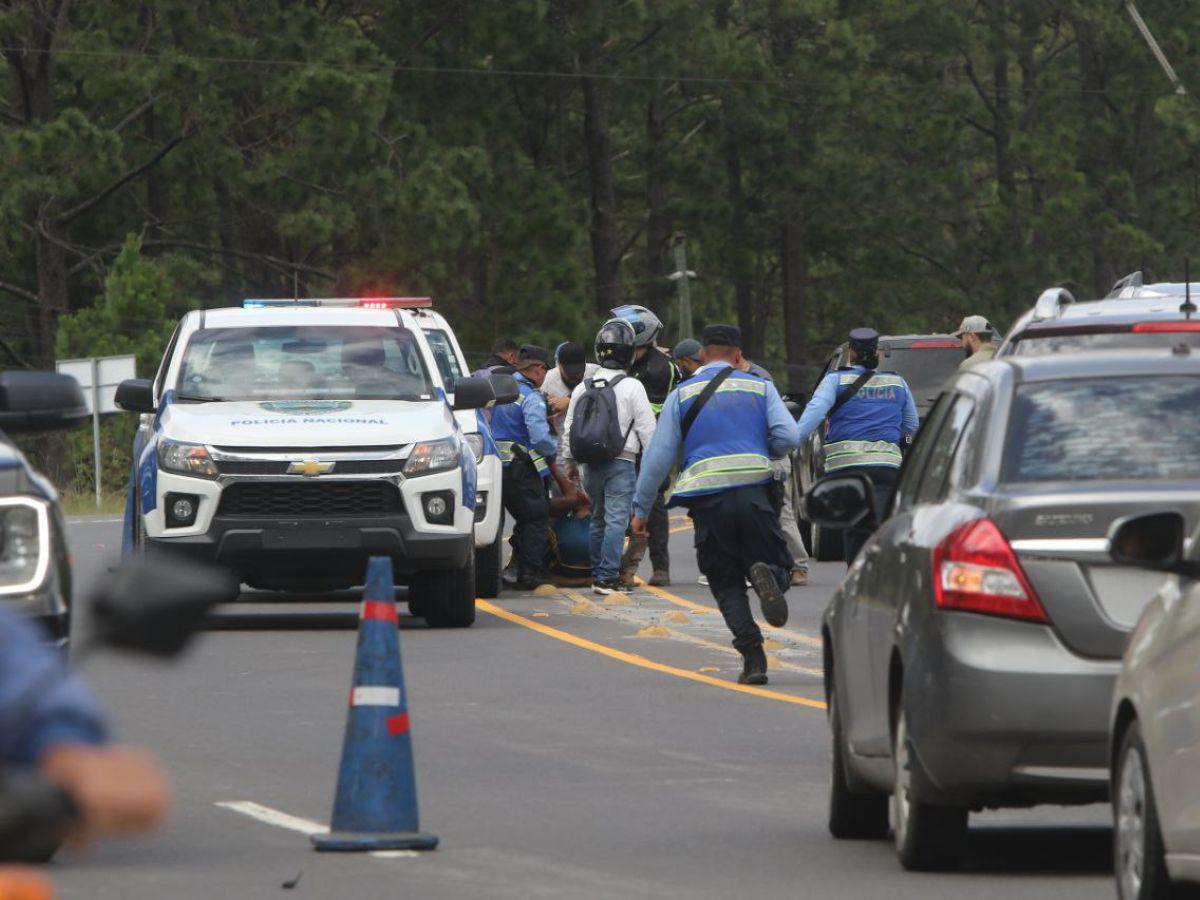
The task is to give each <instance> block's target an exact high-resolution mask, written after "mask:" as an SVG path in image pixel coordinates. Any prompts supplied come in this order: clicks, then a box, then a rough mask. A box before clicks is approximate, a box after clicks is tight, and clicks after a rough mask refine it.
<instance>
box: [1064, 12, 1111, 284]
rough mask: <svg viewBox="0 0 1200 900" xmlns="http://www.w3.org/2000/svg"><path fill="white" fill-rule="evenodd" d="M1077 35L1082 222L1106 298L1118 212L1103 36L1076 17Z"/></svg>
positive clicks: (1095, 281)
mask: <svg viewBox="0 0 1200 900" xmlns="http://www.w3.org/2000/svg"><path fill="white" fill-rule="evenodd" d="M1074 25H1075V38H1076V41H1077V42H1078V45H1079V75H1080V91H1081V96H1080V107H1081V109H1082V111H1083V118H1084V125H1083V127H1082V128H1080V130H1079V134H1080V135H1081V137H1080V146H1079V168H1080V170H1081V171H1082V172H1083V175H1084V179H1085V180H1086V182H1087V187H1088V203H1087V207H1086V209H1085V213H1086V214H1085V216H1084V217H1083V221H1084V222H1085V223H1086V225H1085V227H1086V228H1087V229H1088V234H1089V238H1090V241H1089V243H1090V245H1091V254H1092V286H1093V288H1094V290H1095V292H1096V296H1098V297H1103V296H1104V295H1105V294H1107V293H1108V290H1109V288H1111V287H1112V285H1113V282H1114V281H1116V279H1117V274H1116V271H1117V270H1116V266H1115V265H1114V264H1113V260H1112V258H1111V256H1110V254H1109V248H1108V225H1107V220H1108V219H1109V218H1110V217H1111V216H1113V215H1115V214H1117V213H1118V211H1117V210H1116V209H1114V208H1113V204H1112V203H1111V202H1110V198H1109V196H1108V191H1107V190H1106V188H1105V181H1106V180H1107V178H1108V177H1109V169H1110V162H1109V158H1108V157H1107V156H1106V149H1107V147H1108V146H1109V143H1110V137H1111V129H1110V127H1109V123H1108V121H1107V111H1106V108H1105V104H1106V100H1107V98H1106V97H1105V91H1106V89H1107V87H1108V85H1107V78H1106V77H1105V72H1104V59H1103V51H1102V49H1101V47H1100V40H1101V38H1100V35H1099V34H1097V29H1096V27H1095V25H1094V24H1093V23H1092V22H1089V21H1086V20H1084V19H1082V18H1079V19H1076V20H1075V22H1074Z"/></svg>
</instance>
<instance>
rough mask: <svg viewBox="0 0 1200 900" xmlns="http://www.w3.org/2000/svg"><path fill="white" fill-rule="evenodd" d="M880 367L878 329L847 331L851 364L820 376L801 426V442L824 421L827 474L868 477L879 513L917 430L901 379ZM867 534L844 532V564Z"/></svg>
mask: <svg viewBox="0 0 1200 900" xmlns="http://www.w3.org/2000/svg"><path fill="white" fill-rule="evenodd" d="M878 368H879V332H877V331H876V330H875V329H874V328H855V329H854V330H853V331H851V332H850V365H849V366H846V367H844V368H841V369H838V370H836V371H834V372H830V373H829V374H828V375H826V376H825V377H824V378H823V379H821V383H820V384H819V385H817V389H816V390H815V391H814V392H813V395H812V399H811V400H809V401H808V406H806V407H805V408H804V414H803V415H802V416H801V417H800V422H799V425H800V439H801V440H804V439H805V438H807V437H808V436H809V435H810V434H812V432H814V431H815V430H816V429H817V428H819V427H820V425H821V423H822V422H824V421H826V420H827V419H828V421H829V431H828V432H827V433H826V434H825V451H824V452H825V472H826V473H830V472H861V473H862V474H864V475H866V476H867V478H869V479H870V480H871V484H872V485H874V487H875V500H876V504H875V508H876V509H877V510H879V511H880V512H881V513H882V512H883V511H884V510H886V509H887V508H888V506H889V504H890V503H891V499H892V494H893V493H894V492H895V490H896V482H897V481H898V480H899V478H900V463H901V461H902V460H903V457H902V456H901V453H900V441H901V440H902V439H903V438H904V437H906V436H908V435H912V434H915V433H916V431H917V426H918V425H919V424H920V419H919V418H918V417H917V403H916V401H915V400H914V399H913V395H912V391H911V390H910V389H909V387H908V384H907V383H906V382H905V380H904V379H903V378H901V377H900V376H899V375H897V374H896V373H895V372H880V371H878ZM870 536H871V531H870V529H869V528H867V529H863V528H851V529H848V530H847V531H845V532H844V533H843V535H842V543H843V545H844V548H845V554H844V555H845V559H846V565H849V564H850V563H852V562H854V557H856V556H858V551H859V550H861V549H862V546H863V544H865V543H866V542H867V538H869V537H870Z"/></svg>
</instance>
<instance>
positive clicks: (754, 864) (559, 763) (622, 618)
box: [54, 522, 1112, 900]
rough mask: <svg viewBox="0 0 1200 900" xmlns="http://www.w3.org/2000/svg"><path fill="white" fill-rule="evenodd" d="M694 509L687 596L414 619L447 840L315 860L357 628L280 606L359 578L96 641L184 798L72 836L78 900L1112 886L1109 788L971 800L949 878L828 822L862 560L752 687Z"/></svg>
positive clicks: (93, 669)
mask: <svg viewBox="0 0 1200 900" xmlns="http://www.w3.org/2000/svg"><path fill="white" fill-rule="evenodd" d="M118 527H119V526H118V525H117V524H116V523H115V522H76V523H73V524H72V526H71V540H72V544H73V550H74V555H75V564H76V568H77V573H78V575H77V582H78V585H79V589H80V593H84V592H86V589H87V585H88V584H89V583H90V582H92V581H93V580H94V579H95V578H96V577H97V576H98V575H99V574H100V573H102V572H103V570H104V568H105V567H106V566H107V565H110V564H111V563H112V561H113V560H114V559H115V556H116V553H117V547H118V538H119V535H118ZM677 530H678V533H677V534H676V535H675V536H674V538H673V545H672V550H673V553H674V556H673V560H674V562H673V575H674V577H675V585H674V586H672V587H671V588H670V590H669V592H655V593H651V592H649V591H648V590H641V591H639V592H637V593H636V594H634V595H633V596H631V597H629V598H624V599H626V600H627V602H623V603H622V602H620V600H621V599H623V598H618V599H617V601H616V602H608V603H605V602H600V598H595V597H592V595H591V594H590V593H582V592H581V593H578V594H576V595H574V596H572V595H571V592H559V593H556V594H554V595H548V596H537V597H535V596H530V595H513V594H506V595H505V596H503V597H502V599H501V600H499V601H496V602H495V603H494V604H492V605H486V606H484V608H483V609H481V612H480V615H479V621H478V622H477V624H476V625H475V627H474V628H471V629H469V630H466V631H434V630H430V629H428V628H426V627H425V625H424V624H423V622H422V621H421V620H419V619H412V618H405V619H403V620H402V625H401V627H402V632H401V643H402V649H403V656H404V666H405V672H406V675H407V689H408V692H409V704H410V713H411V716H412V723H413V736H414V741H415V747H416V757H417V777H418V790H419V795H420V801H421V817H422V825H423V827H424V828H425V829H426V830H428V831H432V832H434V833H435V834H437V835H439V836H440V837H441V840H442V846H441V848H440V849H439V850H437V851H436V852H433V853H428V854H422V855H420V856H409V855H401V856H392V857H383V858H381V857H373V856H344V855H325V854H320V855H319V854H317V853H315V852H314V851H312V850H311V849H310V848H309V843H308V839H307V837H305V835H304V833H303V831H304V830H305V829H309V830H311V829H312V828H315V827H319V825H321V824H324V823H327V821H328V815H329V812H330V808H331V803H332V796H333V790H334V781H335V778H336V771H337V764H338V754H339V752H340V746H341V739H342V727H343V723H344V716H345V697H346V691H347V688H348V686H349V683H350V675H351V668H352V665H353V652H354V635H353V633H352V632H351V631H350V630H337V629H330V630H282V629H278V628H277V629H272V630H267V629H265V628H262V627H260V626H267V625H272V626H279V625H289V624H291V625H295V624H297V623H296V622H294V621H293V622H289V621H288V619H287V615H288V614H292V613H297V612H301V613H302V612H312V611H325V610H328V611H333V612H339V611H340V612H343V613H346V614H349V615H353V613H354V610H355V607H354V605H353V604H352V603H351V602H349V600H348V599H347V598H335V602H329V600H328V598H326V599H325V600H322V601H320V602H317V601H307V602H299V601H297V600H296V599H295V598H278V597H273V596H262V595H258V596H249V595H248V596H247V597H245V598H243V602H242V603H240V604H238V605H237V606H236V607H235V608H233V609H231V610H229V611H228V612H229V614H230V616H234V615H236V616H240V617H245V618H242V619H239V620H238V621H237V622H234V623H233V624H235V625H240V626H243V627H244V628H245V629H246V630H236V631H217V632H213V633H210V634H206V635H204V636H203V637H202V638H201V639H200V641H199V642H198V643H197V645H196V646H195V648H194V649H193V650H192V651H191V652H190V653H189V654H188V655H187V656H186V658H185V659H184V660H183V661H182V662H180V663H178V664H176V665H174V666H171V667H165V666H162V665H153V664H146V663H142V662H138V661H134V660H130V659H127V658H117V657H111V656H97V657H95V658H93V659H92V660H91V661H90V662H89V663H88V665H87V669H86V674H87V676H88V678H89V679H90V680H91V681H92V682H93V683H94V685H95V686H96V689H97V690H98V692H99V693H100V694H101V695H102V696H103V697H104V699H105V701H106V702H107V703H108V705H109V706H110V707H111V709H112V711H113V714H114V717H115V719H116V722H117V726H118V729H119V733H120V737H121V739H123V740H125V741H129V742H137V743H142V744H146V745H148V746H150V747H151V748H153V749H154V750H155V752H157V753H158V754H159V755H160V756H161V758H162V759H163V760H164V761H165V762H166V764H167V765H168V767H169V768H170V770H171V773H172V777H173V780H174V786H175V794H176V797H175V808H174V811H173V815H172V819H171V822H170V824H169V825H168V827H167V828H165V829H164V830H163V831H162V832H161V833H159V834H157V835H154V836H152V837H150V838H147V839H141V840H136V841H126V842H111V843H104V844H101V845H99V846H96V847H94V848H92V849H91V851H90V852H88V853H87V854H86V855H78V854H68V855H64V856H62V857H61V858H60V859H59V861H58V862H57V863H56V864H55V865H54V876H55V880H56V883H57V885H58V887H59V890H60V892H61V895H62V897H64V898H81V900H82V898H87V900H102V898H111V900H161V898H168V897H169V898H182V900H190V898H195V900H201V898H204V900H210V898H213V897H221V898H260V897H278V896H280V895H281V893H282V895H283V896H296V897H312V898H367V900H369V898H377V897H378V898H384V897H412V898H426V897H429V898H484V897H486V898H509V897H511V898H539V897H547V898H550V897H553V898H589V900H590V898H605V897H614V898H615V897H621V898H656V897H662V898H675V897H697V898H700V897H705V898H707V897H712V898H729V897H736V898H739V900H741V898H760V897H762V898H772V897H798V898H826V897H829V898H860V897H888V898H920V900H929V898H952V897H953V898H958V897H968V896H969V897H971V898H972V900H985V898H1005V900H1008V898H1012V897H1017V896H1019V897H1054V898H1075V897H1078V898H1087V900H1094V898H1095V897H1096V896H1097V895H1099V896H1109V895H1111V892H1112V881H1111V878H1110V877H1109V874H1108V873H1109V870H1110V865H1111V858H1110V853H1109V848H1108V844H1109V838H1110V835H1109V830H1108V828H1107V825H1106V823H1107V815H1108V813H1107V809H1106V808H1103V807H1089V808H1085V809H1079V810H1072V809H1062V808H1047V809H1042V810H1037V811H1031V812H1019V813H988V814H981V815H978V816H975V817H973V819H972V836H971V839H970V850H969V856H968V860H967V864H966V866H965V868H964V870H963V872H961V873H956V874H953V875H928V876H927V875H912V874H907V873H904V872H902V871H901V870H900V869H899V867H898V865H897V863H896V861H895V858H894V854H893V852H892V847H891V845H890V843H888V842H887V841H879V842H873V841H872V842H836V841H834V840H832V839H831V838H830V837H829V836H828V833H827V832H826V830H825V804H826V779H827V769H828V747H827V741H828V730H827V727H826V723H825V716H824V712H823V710H822V709H821V708H820V700H821V689H820V653H819V647H818V646H817V644H816V641H815V635H816V634H817V633H818V629H817V624H818V621H819V617H820V612H821V609H822V607H823V606H824V603H825V600H826V599H827V597H828V596H829V593H830V591H831V589H832V587H833V585H834V584H835V583H836V580H837V579H838V578H839V577H840V574H841V569H842V567H841V566H838V565H833V564H825V565H819V566H816V567H815V570H814V578H813V584H812V585H811V586H810V587H808V588H804V589H794V590H793V591H792V592H791V594H790V597H789V599H790V604H791V609H792V617H791V622H789V624H788V627H787V628H786V629H783V630H782V631H773V632H772V633H771V643H770V644H769V646H770V647H771V648H772V649H771V656H772V666H773V668H772V670H771V682H770V684H769V685H768V686H767V688H765V689H762V690H759V691H758V692H755V691H754V690H752V689H741V690H739V689H737V688H736V686H734V685H733V681H734V678H735V676H736V673H737V671H738V670H739V669H740V665H739V661H738V658H737V657H736V655H734V654H733V653H732V651H731V648H729V646H728V636H727V635H726V634H725V633H724V629H723V626H722V624H721V621H720V618H719V616H717V615H716V614H715V610H713V608H712V600H711V597H710V596H709V595H708V592H707V589H706V588H702V587H700V586H699V585H697V583H696V575H697V571H696V566H695V559H694V556H693V555H692V551H691V534H690V532H689V531H688V530H687V529H686V527H685V525H684V524H683V523H682V522H679V523H677ZM349 599H353V598H349ZM281 614H282V617H281ZM251 629H255V630H251ZM222 803H225V804H240V806H239V807H238V808H239V809H241V810H247V809H248V810H251V811H255V812H258V813H259V815H262V816H266V817H267V818H268V819H271V820H272V821H271V822H267V821H263V820H261V819H259V818H254V817H252V816H250V815H246V814H245V813H244V812H239V811H236V810H235V809H231V808H228V807H226V806H221V805H218V804H222ZM245 804H257V805H258V806H246V805H245ZM263 808H265V809H263ZM289 817H294V818H289ZM297 829H298V830H297ZM297 877H299V881H298V882H297V883H296V884H295V886H294V887H292V888H285V887H284V885H285V883H291V882H292V881H293V880H294V879H296V878H297Z"/></svg>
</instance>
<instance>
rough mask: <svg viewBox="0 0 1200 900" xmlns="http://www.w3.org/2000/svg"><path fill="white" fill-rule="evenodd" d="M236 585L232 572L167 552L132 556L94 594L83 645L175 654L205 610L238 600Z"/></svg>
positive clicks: (154, 654) (192, 631) (183, 644)
mask: <svg viewBox="0 0 1200 900" xmlns="http://www.w3.org/2000/svg"><path fill="white" fill-rule="evenodd" d="M239 587H240V585H239V584H238V581H237V579H236V578H235V577H234V576H233V575H231V574H230V573H229V572H227V571H226V570H224V569H221V568H218V567H216V566H212V565H208V564H204V563H199V562H195V561H193V560H189V559H186V558H183V557H179V556H167V555H166V554H165V553H158V554H154V553H151V554H147V555H145V556H140V557H133V558H131V559H129V560H127V561H126V562H125V563H124V564H122V565H121V567H120V568H118V569H117V570H116V572H114V573H112V574H111V575H109V576H108V577H107V578H106V579H105V580H104V581H102V582H101V583H100V586H99V587H98V588H97V590H96V591H95V592H94V593H93V594H92V597H91V616H90V617H89V618H90V622H91V632H90V633H89V634H88V636H87V643H88V644H91V645H93V646H95V645H99V646H104V647H113V648H118V649H121V650H130V651H133V652H136V653H142V654H145V655H147V656H158V657H172V656H176V655H178V654H179V653H180V652H181V651H182V650H183V649H184V647H186V646H187V644H188V642H189V641H190V640H191V639H192V636H193V635H194V634H195V633H196V632H197V631H199V630H200V628H201V626H202V625H203V623H204V618H205V616H206V615H207V614H208V611H209V610H210V609H211V608H212V607H213V606H214V605H216V604H217V603H222V602H225V601H228V600H232V599H234V598H236V597H237V594H238V589H239Z"/></svg>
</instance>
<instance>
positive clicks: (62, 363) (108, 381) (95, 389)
mask: <svg viewBox="0 0 1200 900" xmlns="http://www.w3.org/2000/svg"><path fill="white" fill-rule="evenodd" d="M55 368H57V369H58V371H59V372H61V373H62V374H63V375H70V376H72V377H73V378H74V379H75V380H76V381H78V382H79V386H80V387H81V388H83V397H84V400H85V401H86V402H87V405H88V411H89V412H90V413H91V414H92V465H93V466H94V467H95V473H96V474H95V482H96V506H97V507H98V506H100V500H101V483H100V414H101V413H114V412H120V410H118V409H117V404H116V396H117V385H119V384H120V383H121V382H122V381H125V380H127V379H129V378H136V377H137V358H136V357H134V356H93V357H89V358H87V359H60V360H58V362H57V363H56V364H55Z"/></svg>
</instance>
